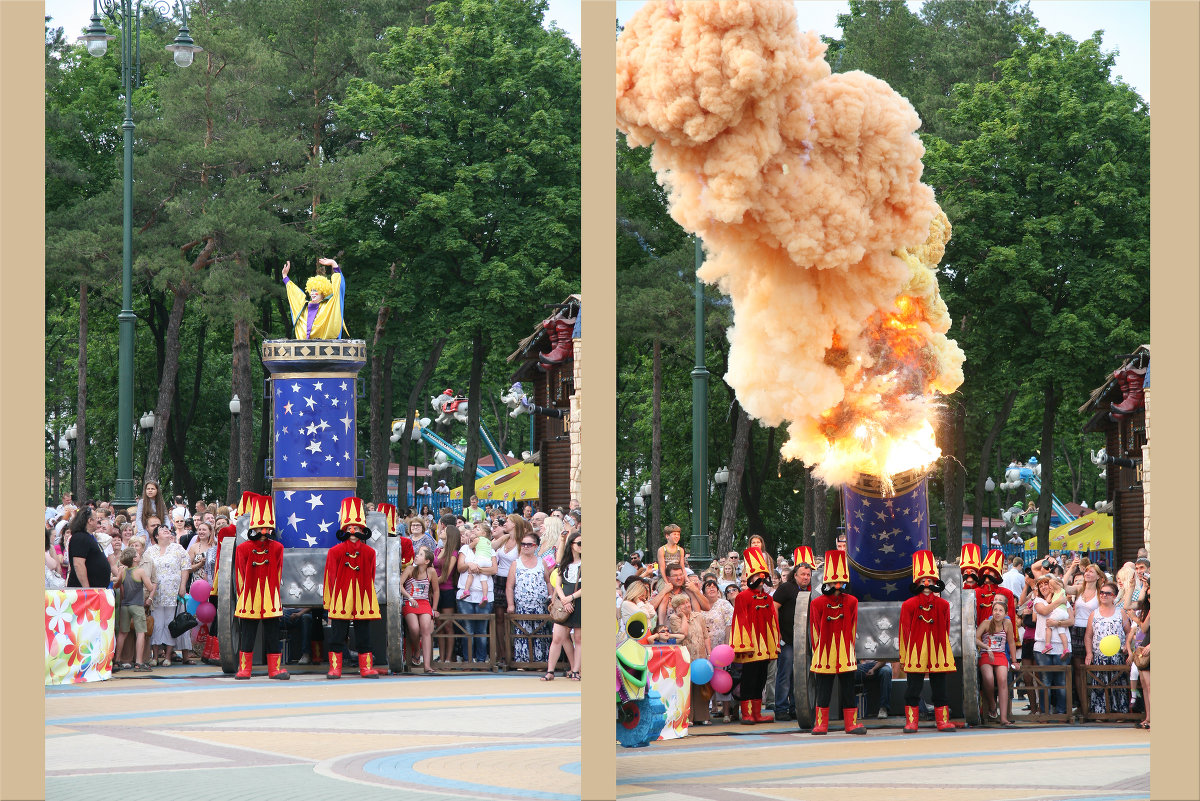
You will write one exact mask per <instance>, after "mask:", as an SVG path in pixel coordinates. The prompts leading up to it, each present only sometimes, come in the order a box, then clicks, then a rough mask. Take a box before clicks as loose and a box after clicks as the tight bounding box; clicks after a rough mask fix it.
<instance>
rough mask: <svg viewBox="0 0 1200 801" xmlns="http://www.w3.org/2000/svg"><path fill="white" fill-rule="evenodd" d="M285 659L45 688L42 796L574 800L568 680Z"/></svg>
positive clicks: (576, 736)
mask: <svg viewBox="0 0 1200 801" xmlns="http://www.w3.org/2000/svg"><path fill="white" fill-rule="evenodd" d="M291 668H292V679H291V681H288V682H276V681H268V680H267V679H266V677H265V676H263V677H261V678H259V677H257V676H256V677H255V678H254V679H252V680H251V681H248V682H241V681H234V680H233V679H232V677H228V676H226V675H225V674H223V673H221V672H220V670H219V669H215V668H211V667H207V666H197V667H180V666H176V667H169V668H155V671H154V673H153V674H149V675H148V674H141V673H124V672H122V673H118V674H117V675H116V676H115V677H114V679H113V680H112V681H107V682H101V683H97V684H85V685H75V686H70V687H47V688H46V729H45V731H46V798H47V799H48V800H53V799H77V798H87V799H89V801H93V799H121V801H125V799H128V798H130V797H131V795H136V796H138V797H142V798H155V799H172V800H178V799H188V800H190V799H206V798H214V799H215V798H220V799H222V801H238V799H247V801H249V800H250V799H254V801H273V799H281V801H282V800H283V799H287V801H294V800H295V799H301V798H304V799H308V798H316V799H334V798H353V799H355V801H375V799H384V798H386V799H396V798H421V799H431V801H436V800H438V799H451V798H454V799H461V798H464V797H466V798H478V799H494V800H495V801H516V800H517V799H522V800H523V799H537V800H539V801H568V799H578V798H579V795H580V712H579V709H580V706H579V687H580V685H579V684H578V683H577V682H571V681H555V682H541V681H538V679H537V674H531V673H509V674H484V675H471V674H468V675H452V674H446V675H441V676H432V677H417V676H385V677H382V678H380V679H378V680H368V679H360V678H352V677H347V678H343V679H342V680H340V681H328V680H326V679H325V676H324V669H323V668H311V667H307V668H306V667H298V666H295V665H293V666H291ZM256 672H257V669H256Z"/></svg>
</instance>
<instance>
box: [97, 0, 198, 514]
mask: <svg viewBox="0 0 1200 801" xmlns="http://www.w3.org/2000/svg"><path fill="white" fill-rule="evenodd" d="M150 5H151V6H152V7H161V8H163V9H167V8H171V7H172V6H173V5H174V4H173V3H168V2H166V0H154V2H151V3H150ZM101 8H103V9H104V14H105V16H107V17H108V18H109V19H110V20H112V22H113V24H114V25H116V26H118V28H119V29H120V31H121V82H122V86H123V87H124V92H125V121H124V122H123V123H122V124H121V130H122V131H123V132H124V136H125V145H124V156H125V160H124V167H123V169H122V178H123V181H124V194H123V207H124V214H123V218H122V226H123V228H122V230H123V239H122V245H121V313H120V314H119V315H117V321H118V327H119V338H118V378H117V484H116V487H115V490H114V493H113V495H114V497H113V503H114V505H115V506H116V507H117V508H118V509H123V508H125V507H128V506H132V505H133V504H134V503H135V502H136V500H137V499H136V496H135V494H134V488H133V340H134V320H136V319H137V318H136V315H134V313H133V129H134V125H133V90H134V89H135V88H137V85H138V83H139V82H140V79H141V63H142V59H141V55H142V54H141V32H142V0H103V1H101V0H92V22H91V25H90V26H88V29H87V33H85V34H84V35H83V36H80V37H79V41H81V42H85V43H86V44H87V50H88V53H90V54H91V55H93V56H96V57H97V58H99V57H100V56H103V55H104V54H105V53H106V52H108V43H109V42H110V41H112V40H113V39H116V38H117V37H115V36H110V35H109V34H108V31H106V30H105V28H104V23H103V22H101V20H100V9H101ZM179 9H180V14H181V16H182V17H183V25H182V26H181V27H180V29H179V33H178V35H177V36H176V37H175V41H174V42H172V43H171V44H169V45H167V50H168V51H170V52H171V53H173V54H174V58H175V63H176V64H178V65H179V66H180V67H186V66H188V65H190V64H191V63H192V58H193V57H194V55H195V54H196V53H199V52H201V51H202V50H203V49H204V48H202V47H197V46H196V44H195V42H193V41H192V37H191V34H190V33H189V32H188V27H187V6H186V4H185V3H183V2H181V3H179ZM135 25H136V28H137V31H136V32H137V37H136V39H135V37H134V26H135Z"/></svg>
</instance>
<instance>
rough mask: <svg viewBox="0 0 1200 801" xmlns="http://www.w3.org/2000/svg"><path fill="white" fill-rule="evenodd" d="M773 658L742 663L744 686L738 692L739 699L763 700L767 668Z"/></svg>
mask: <svg viewBox="0 0 1200 801" xmlns="http://www.w3.org/2000/svg"><path fill="white" fill-rule="evenodd" d="M770 665H771V660H769V659H760V660H759V661H757V662H743V663H742V686H741V690H740V691H739V692H738V700H739V701H761V700H762V694H763V687H765V686H766V685H767V668H768V667H770Z"/></svg>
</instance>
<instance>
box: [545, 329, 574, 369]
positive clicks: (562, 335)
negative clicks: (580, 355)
mask: <svg viewBox="0 0 1200 801" xmlns="http://www.w3.org/2000/svg"><path fill="white" fill-rule="evenodd" d="M553 324H554V327H553V328H547V331H548V332H549V334H550V342H551V343H553V345H554V347H553V348H551V349H550V352H549V353H543V354H542V355H540V356H538V361H539V362H541V363H542V364H558V363H559V362H561V361H563V360H564V359H569V358H570V357H571V356H572V355H573V354H574V350H575V347H574V343H573V342H572V341H571V334H573V333H574V332H575V320H573V319H565V320H564V319H562V318H555V319H554V320H553ZM544 325H545V324H544V323H543V326H544Z"/></svg>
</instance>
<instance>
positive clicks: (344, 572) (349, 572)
mask: <svg viewBox="0 0 1200 801" xmlns="http://www.w3.org/2000/svg"><path fill="white" fill-rule="evenodd" d="M324 600H325V610H326V612H327V613H328V615H329V618H330V619H331V620H378V619H379V617H380V615H379V600H378V598H377V597H376V595H375V549H374V548H372V547H371V546H370V545H367V544H366V543H364V542H360V541H359V540H357V539H355V538H354V537H351V538H350V539H348V540H346V541H345V542H339V543H338V544H337V545H335V546H333V547H332V548H330V549H329V555H328V556H327V557H325V591H324Z"/></svg>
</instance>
